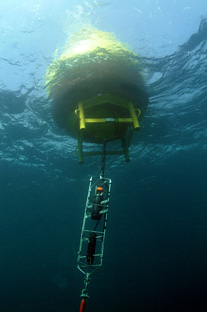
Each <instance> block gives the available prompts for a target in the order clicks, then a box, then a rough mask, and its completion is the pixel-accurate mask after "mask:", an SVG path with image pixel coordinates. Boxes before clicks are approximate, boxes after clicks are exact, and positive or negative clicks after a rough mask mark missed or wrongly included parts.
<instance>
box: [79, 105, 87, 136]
mask: <svg viewBox="0 0 207 312" xmlns="http://www.w3.org/2000/svg"><path fill="white" fill-rule="evenodd" d="M78 110H79V118H80V130H82V129H85V128H86V124H85V114H84V109H83V103H81V102H79V103H78Z"/></svg>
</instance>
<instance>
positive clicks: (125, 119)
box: [85, 118, 133, 123]
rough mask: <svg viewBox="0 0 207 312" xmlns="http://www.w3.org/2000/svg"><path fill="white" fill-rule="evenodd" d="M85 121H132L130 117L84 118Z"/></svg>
mask: <svg viewBox="0 0 207 312" xmlns="http://www.w3.org/2000/svg"><path fill="white" fill-rule="evenodd" d="M85 122H88V123H92V122H97V123H99V122H128V123H129V122H133V120H132V118H86V119H85Z"/></svg>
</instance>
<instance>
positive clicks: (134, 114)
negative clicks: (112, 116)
mask: <svg viewBox="0 0 207 312" xmlns="http://www.w3.org/2000/svg"><path fill="white" fill-rule="evenodd" d="M128 107H129V112H130V115H131V117H132V120H133V125H134V130H138V129H139V128H140V125H139V122H138V119H137V116H136V113H135V110H134V105H133V104H132V103H131V102H129V103H128Z"/></svg>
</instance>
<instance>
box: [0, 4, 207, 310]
mask: <svg viewBox="0 0 207 312" xmlns="http://www.w3.org/2000/svg"><path fill="white" fill-rule="evenodd" d="M166 2H169V1H166ZM166 2H164V1H154V2H153V1H143V2H142V3H141V4H140V6H138V5H137V3H136V2H135V1H134V2H127V3H128V5H126V4H124V3H121V4H120V5H119V4H118V3H117V1H111V2H110V1H109V2H104V1H102V2H101V1H91V2H80V3H79V4H77V3H75V1H73V2H71V3H70V5H68V3H67V2H65V1H59V2H58V3H56V2H55V3H53V5H50V3H51V2H50V1H45V2H44V3H43V1H39V2H34V1H28V2H26V3H25V2H24V1H22V2H21V1H14V2H12V1H8V2H7V3H6V4H1V8H2V10H1V29H2V31H1V42H2V50H1V55H0V66H1V82H0V103H1V104H0V135H1V140H0V156H1V158H0V176H1V179H0V207H1V209H0V220H1V223H0V251H1V253H0V290H1V291H0V310H1V311H3V312H26V311H27V312H38V311H39V312H46V311H47V312H53V311H59V312H66V311H78V309H79V303H80V293H81V290H82V288H83V275H82V274H81V272H79V271H78V270H77V268H76V260H77V251H78V246H79V238H80V231H81V225H82V216H83V211H84V205H85V200H86V196H87V190H88V183H89V178H90V176H91V175H97V174H99V170H100V159H99V158H97V157H92V158H85V164H84V165H79V164H78V160H77V156H76V155H75V153H74V150H75V148H76V141H75V140H74V139H72V138H70V137H68V136H67V135H65V133H63V131H62V130H61V129H59V128H58V127H57V126H56V124H55V123H54V121H53V119H52V113H51V101H50V100H49V99H47V96H46V92H45V89H44V77H45V70H46V68H47V66H48V65H49V64H50V62H51V61H52V59H53V55H52V53H53V52H54V50H55V49H56V48H57V47H59V48H60V50H61V49H62V45H64V43H65V40H66V38H67V36H68V33H70V32H72V31H73V30H77V29H78V28H79V27H80V24H81V23H83V21H84V23H89V22H93V24H94V25H95V26H96V27H97V28H100V29H101V30H104V31H112V32H115V33H116V34H117V36H118V38H119V39H120V40H121V39H122V40H123V41H125V42H127V41H128V42H129V44H131V46H132V47H133V48H134V50H135V51H136V52H137V53H140V54H141V56H142V58H143V65H144V69H145V77H146V78H145V80H146V87H147V90H148V94H149V98H150V103H149V107H148V109H147V112H146V115H145V117H144V119H143V120H142V123H141V130H140V132H138V133H136V134H135V135H134V137H133V141H132V146H131V148H130V155H131V162H130V163H125V162H124V159H123V157H121V156H120V157H115V156H113V157H107V162H106V171H105V175H106V177H109V178H111V179H112V194H111V202H110V211H109V220H108V224H107V235H106V241H105V252H104V262H103V267H102V269H101V270H100V271H99V272H98V273H97V274H95V275H94V276H93V277H92V281H91V284H90V286H89V295H90V299H88V301H87V306H86V311H91V312H95V311H100V312H106V311H107V312H108V311H116V312H125V311H142V312H151V311H153V312H157V311H159V312H160V311H170V312H171V311H184V312H185V311H188V312H199V311H206V308H207V303H206V289H207V247H206V237H207V192H206V189H207V182H206V181H207V162H206V160H207V130H206V129H207V118H206V116H207V89H206V81H207V79H206V76H207V62H206V57H207V35H206V34H207V20H206V19H205V13H206V9H205V6H204V4H205V3H204V1H196V3H194V2H193V1H191V2H190V3H189V1H181V3H180V2H179V3H176V1H174V2H172V1H171V2H170V4H169V5H171V6H170V8H169V7H168V8H167V7H166ZM172 3H173V4H172ZM14 4H15V5H14ZM205 5H206V4H205ZM140 11H141V12H140ZM123 12H124V13H123ZM189 12H190V13H189ZM167 13H168V14H167ZM189 14H190V15H189ZM202 14H203V17H202V18H201V15H202ZM122 16H123V18H122V24H121V25H120V24H119V21H120V18H121V17H122ZM112 17H114V18H113V19H112ZM106 18H107V19H108V22H107V21H106ZM166 20H168V22H169V23H167V24H165V21H166ZM165 25H166V27H165ZM127 26H128V32H127ZM187 26H188V27H187ZM155 28H156V29H155ZM138 29H140V30H141V31H140V33H139V32H138ZM155 31H156V34H157V35H156V36H155V35H154V32H155ZM45 38H47V40H46V39H45ZM139 47H140V50H139ZM88 148H89V149H90V148H91V146H90V145H89V146H88Z"/></svg>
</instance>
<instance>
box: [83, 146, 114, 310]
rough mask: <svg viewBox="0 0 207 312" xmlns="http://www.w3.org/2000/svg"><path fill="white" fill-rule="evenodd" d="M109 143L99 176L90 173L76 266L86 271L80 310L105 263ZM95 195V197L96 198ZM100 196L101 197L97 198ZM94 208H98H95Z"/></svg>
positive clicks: (109, 184) (103, 153)
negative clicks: (106, 164) (106, 159)
mask: <svg viewBox="0 0 207 312" xmlns="http://www.w3.org/2000/svg"><path fill="white" fill-rule="evenodd" d="M105 153H106V143H105V144H103V150H102V164H101V172H100V176H99V177H91V178H90V182H89V188H88V195H87V199H86V205H85V211H84V216H83V224H82V230H81V236H80V245H79V251H78V259H77V267H78V269H79V270H80V271H81V272H82V273H83V274H84V275H85V278H84V284H85V287H84V289H83V290H82V292H81V299H82V300H81V306H80V311H81V312H82V311H84V309H85V302H86V299H87V298H89V295H88V285H89V283H90V281H91V275H92V274H94V273H95V272H97V271H98V270H99V269H100V267H101V266H102V262H103V253H104V242H105V235H106V225H107V218H108V208H109V199H110V193H111V183H112V181H111V179H108V178H105V177H104V168H105ZM94 198H95V201H94ZM96 198H98V200H97V199H96ZM94 210H95V211H94Z"/></svg>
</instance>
